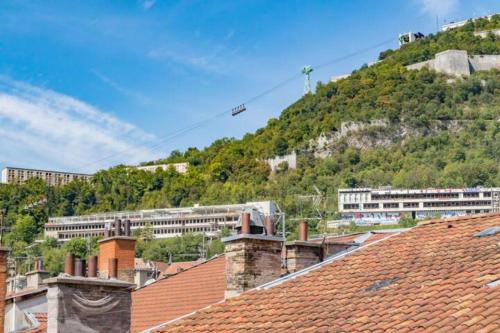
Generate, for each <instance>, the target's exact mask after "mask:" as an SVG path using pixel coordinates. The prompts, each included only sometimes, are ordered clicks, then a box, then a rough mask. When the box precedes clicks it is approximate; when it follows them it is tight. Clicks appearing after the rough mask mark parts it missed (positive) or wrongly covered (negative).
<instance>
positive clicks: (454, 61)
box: [434, 50, 470, 76]
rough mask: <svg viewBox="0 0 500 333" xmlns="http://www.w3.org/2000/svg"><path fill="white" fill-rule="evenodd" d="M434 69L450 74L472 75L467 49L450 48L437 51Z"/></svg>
mask: <svg viewBox="0 0 500 333" xmlns="http://www.w3.org/2000/svg"><path fill="white" fill-rule="evenodd" d="M434 69H435V70H436V71H437V72H440V73H445V74H448V75H456V76H462V75H465V76H468V75H470V66H469V59H468V57H467V51H462V50H448V51H444V52H440V53H437V54H436V57H435V61H434Z"/></svg>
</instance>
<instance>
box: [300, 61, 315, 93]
mask: <svg viewBox="0 0 500 333" xmlns="http://www.w3.org/2000/svg"><path fill="white" fill-rule="evenodd" d="M312 71H313V69H312V67H311V66H304V68H302V74H304V95H306V94H309V93H310V92H311V72H312Z"/></svg>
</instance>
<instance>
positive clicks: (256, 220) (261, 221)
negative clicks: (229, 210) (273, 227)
mask: <svg viewBox="0 0 500 333" xmlns="http://www.w3.org/2000/svg"><path fill="white" fill-rule="evenodd" d="M243 213H250V225H251V226H256V227H262V228H264V227H265V216H264V214H263V213H262V212H260V211H259V210H258V209H257V208H255V207H250V208H245V209H243ZM241 224H242V222H241V215H240V217H239V218H238V222H237V223H236V228H241Z"/></svg>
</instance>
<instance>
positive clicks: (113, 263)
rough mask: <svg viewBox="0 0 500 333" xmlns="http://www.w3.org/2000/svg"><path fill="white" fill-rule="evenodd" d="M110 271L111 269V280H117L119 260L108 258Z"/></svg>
mask: <svg viewBox="0 0 500 333" xmlns="http://www.w3.org/2000/svg"><path fill="white" fill-rule="evenodd" d="M108 269H109V273H108V274H109V278H110V279H116V278H118V259H117V258H108Z"/></svg>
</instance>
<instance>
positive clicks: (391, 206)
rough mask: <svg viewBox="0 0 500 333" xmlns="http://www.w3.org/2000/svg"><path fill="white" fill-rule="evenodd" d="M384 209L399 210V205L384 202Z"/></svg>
mask: <svg viewBox="0 0 500 333" xmlns="http://www.w3.org/2000/svg"><path fill="white" fill-rule="evenodd" d="M384 208H399V203H397V202H386V203H384Z"/></svg>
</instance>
